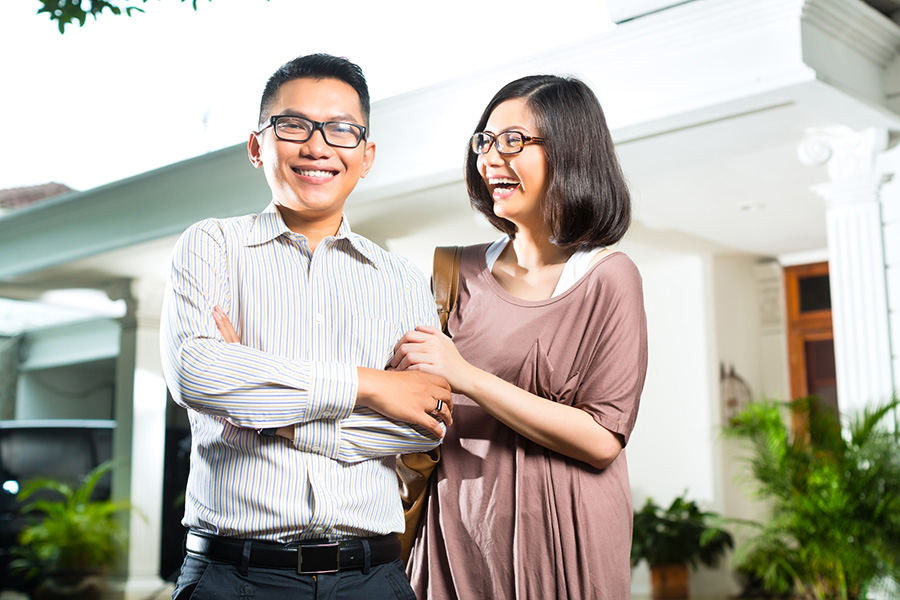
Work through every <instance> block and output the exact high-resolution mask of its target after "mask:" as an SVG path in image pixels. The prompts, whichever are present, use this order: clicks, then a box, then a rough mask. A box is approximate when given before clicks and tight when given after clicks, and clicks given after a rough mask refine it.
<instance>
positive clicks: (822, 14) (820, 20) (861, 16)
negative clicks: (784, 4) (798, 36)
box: [803, 0, 900, 66]
mask: <svg viewBox="0 0 900 600" xmlns="http://www.w3.org/2000/svg"><path fill="white" fill-rule="evenodd" d="M803 23H804V25H811V26H814V27H817V28H819V29H821V30H822V31H823V32H824V33H826V34H827V35H828V36H829V37H832V38H834V39H835V40H840V41H841V42H842V43H844V44H846V45H847V46H848V47H849V48H851V49H853V50H855V51H857V52H859V53H860V54H862V55H863V56H865V57H866V58H868V59H869V60H872V61H873V62H875V63H877V64H878V65H881V66H886V65H887V64H889V63H890V61H891V60H892V59H893V58H894V57H895V56H896V55H897V53H898V52H900V25H897V23H895V22H894V21H892V20H891V19H889V18H887V17H886V16H884V15H883V14H881V13H880V12H878V11H877V10H875V9H874V8H872V7H871V6H869V5H868V4H866V3H865V2H862V1H861V0H859V1H856V0H853V1H848V0H807V1H806V2H803Z"/></svg>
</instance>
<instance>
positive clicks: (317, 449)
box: [312, 444, 322, 452]
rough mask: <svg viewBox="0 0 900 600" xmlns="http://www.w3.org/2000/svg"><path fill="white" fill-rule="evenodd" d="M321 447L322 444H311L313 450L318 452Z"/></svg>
mask: <svg viewBox="0 0 900 600" xmlns="http://www.w3.org/2000/svg"><path fill="white" fill-rule="evenodd" d="M321 449H322V446H320V445H318V444H313V447H312V451H313V452H318V451H319V450H321Z"/></svg>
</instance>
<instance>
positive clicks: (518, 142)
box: [472, 131, 525, 154]
mask: <svg viewBox="0 0 900 600" xmlns="http://www.w3.org/2000/svg"><path fill="white" fill-rule="evenodd" d="M495 141H496V143H497V152H499V153H500V154H516V153H518V152H521V151H522V148H523V147H524V145H525V143H524V140H523V139H522V134H521V133H519V132H518V131H506V132H504V133H501V134H499V135H497V136H494V135H491V134H490V133H484V132H481V133H476V134H475V135H473V136H472V152H474V153H475V154H487V153H488V152H490V150H491V145H492V144H493V143H494V142H495Z"/></svg>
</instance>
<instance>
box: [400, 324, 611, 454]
mask: <svg viewBox="0 0 900 600" xmlns="http://www.w3.org/2000/svg"><path fill="white" fill-rule="evenodd" d="M391 366H393V367H395V368H397V369H400V370H404V369H412V370H419V371H424V372H425V373H432V374H435V375H440V376H442V377H444V378H446V379H447V381H448V382H449V383H450V386H451V387H452V388H453V391H454V392H457V393H460V394H465V395H466V396H468V397H469V398H471V399H472V400H473V401H475V402H477V403H478V405H479V406H481V407H482V408H483V409H484V410H485V411H487V412H488V413H489V414H490V415H491V416H493V417H494V418H495V419H497V420H498V421H500V422H502V423H503V424H505V425H506V426H507V427H509V428H511V429H513V430H514V431H516V432H517V433H519V434H520V435H522V436H524V437H526V438H528V439H529V440H531V441H533V442H535V443H537V444H540V445H542V446H544V447H545V448H548V449H550V450H553V451H554V452H558V453H560V454H563V455H565V456H568V457H571V458H574V459H576V460H580V461H582V462H585V463H587V464H589V465H591V466H592V467H595V468H598V469H603V468H605V467H607V466H609V465H610V464H611V463H612V462H613V461H614V460H615V459H616V457H617V456H618V455H619V452H621V451H622V438H621V437H620V436H619V435H618V434H616V433H613V432H612V431H610V430H608V429H606V428H605V427H603V426H602V425H600V424H598V423H597V422H596V421H595V420H594V418H593V417H592V416H591V415H590V414H588V413H587V412H586V411H583V410H581V409H580V408H575V407H573V406H568V405H566V404H559V403H557V402H551V401H549V400H547V399H546V398H542V397H540V396H537V395H535V394H532V393H530V392H527V391H525V390H523V389H521V388H519V387H517V386H515V385H513V384H511V383H509V382H508V381H505V380H503V379H500V378H499V377H497V376H495V375H492V374H491V373H488V372H486V371H483V370H482V369H479V368H477V367H474V366H472V365H471V364H469V363H468V362H467V361H466V360H465V359H464V358H463V357H462V356H460V354H459V352H458V351H457V350H456V347H455V346H454V345H453V342H452V341H451V340H450V338H448V337H447V336H445V335H444V334H443V333H442V332H441V331H440V330H439V329H437V328H436V327H418V328H417V329H416V330H415V331H410V332H409V333H407V334H406V335H404V336H403V338H402V339H401V340H400V341H399V342H398V344H397V347H396V349H395V354H394V358H393V360H392V361H391Z"/></svg>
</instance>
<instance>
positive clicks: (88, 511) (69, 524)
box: [10, 461, 131, 577]
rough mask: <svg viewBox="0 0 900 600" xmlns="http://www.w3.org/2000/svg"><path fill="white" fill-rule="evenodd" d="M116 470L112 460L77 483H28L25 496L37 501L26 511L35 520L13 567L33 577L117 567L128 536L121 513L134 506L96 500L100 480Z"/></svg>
mask: <svg viewBox="0 0 900 600" xmlns="http://www.w3.org/2000/svg"><path fill="white" fill-rule="evenodd" d="M112 468H113V463H112V462H109V461H107V462H105V463H103V464H101V465H99V466H97V467H96V468H95V469H93V470H91V471H90V472H89V473H88V474H87V475H86V476H85V478H84V480H83V481H82V482H81V483H80V484H79V485H75V486H73V485H70V484H68V483H65V482H62V481H57V480H55V479H47V478H42V479H36V480H33V481H31V482H28V483H27V484H26V485H25V486H24V487H23V489H22V490H21V491H20V492H19V499H20V500H22V501H25V502H28V500H31V502H28V503H27V504H25V505H24V506H23V508H22V512H23V513H26V514H31V515H34V517H35V518H34V519H33V520H32V522H31V523H30V524H29V525H27V526H26V527H25V528H24V529H23V530H22V532H21V534H20V535H19V544H20V546H19V547H18V548H17V554H18V558H17V559H16V560H14V561H12V562H11V563H10V568H11V569H12V570H14V571H19V572H24V573H25V574H26V575H27V576H29V577H33V576H35V575H45V574H47V573H50V572H54V571H56V572H59V571H88V570H98V569H105V568H108V567H110V566H112V565H114V564H115V562H116V561H117V560H118V557H119V556H120V555H121V549H122V548H123V545H124V542H125V535H126V534H125V527H124V525H123V523H122V522H121V520H120V519H119V515H120V513H123V512H127V511H129V510H130V509H131V507H130V504H129V503H128V502H122V501H119V502H116V501H112V500H97V499H93V498H92V496H93V494H94V490H95V488H96V487H97V484H98V483H99V482H100V480H101V479H102V478H103V476H104V475H106V473H107V472H109V471H110V470H111V469H112ZM38 494H39V495H40V497H37V495H38ZM54 496H55V497H54ZM50 497H54V498H53V499H50Z"/></svg>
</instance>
